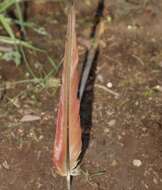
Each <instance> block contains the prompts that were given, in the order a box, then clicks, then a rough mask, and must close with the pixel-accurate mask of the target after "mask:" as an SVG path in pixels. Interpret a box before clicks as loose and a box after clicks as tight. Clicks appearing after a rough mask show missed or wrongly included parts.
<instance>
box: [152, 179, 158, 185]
mask: <svg viewBox="0 0 162 190" xmlns="http://www.w3.org/2000/svg"><path fill="white" fill-rule="evenodd" d="M153 182H154V183H155V184H156V185H157V184H158V181H157V179H156V178H155V177H154V178H153Z"/></svg>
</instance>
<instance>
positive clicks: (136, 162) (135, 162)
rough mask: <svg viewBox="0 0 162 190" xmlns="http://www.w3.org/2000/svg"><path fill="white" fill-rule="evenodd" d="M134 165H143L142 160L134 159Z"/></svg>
mask: <svg viewBox="0 0 162 190" xmlns="http://www.w3.org/2000/svg"><path fill="white" fill-rule="evenodd" d="M133 165H134V166H136V167H140V166H141V165H142V161H141V160H137V159H135V160H133Z"/></svg>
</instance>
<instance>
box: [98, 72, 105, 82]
mask: <svg viewBox="0 0 162 190" xmlns="http://www.w3.org/2000/svg"><path fill="white" fill-rule="evenodd" d="M97 80H98V81H99V82H104V79H103V76H102V75H100V74H99V75H98V76H97Z"/></svg>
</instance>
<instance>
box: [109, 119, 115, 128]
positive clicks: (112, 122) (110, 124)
mask: <svg viewBox="0 0 162 190" xmlns="http://www.w3.org/2000/svg"><path fill="white" fill-rule="evenodd" d="M115 124H116V120H115V119H112V120H111V121H109V122H108V125H109V126H110V127H112V126H114V125H115Z"/></svg>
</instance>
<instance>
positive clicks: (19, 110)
mask: <svg viewBox="0 0 162 190" xmlns="http://www.w3.org/2000/svg"><path fill="white" fill-rule="evenodd" d="M101 2H102V1H101ZM103 5H104V9H103V18H102V19H103V20H104V34H103V36H102V40H101V45H100V51H99V55H98V59H97V60H96V70H94V71H92V75H91V79H90V80H89V83H88V85H87V89H86V91H85V96H84V99H83V105H82V107H83V108H82V109H83V110H82V113H81V115H82V120H83V125H85V126H83V127H88V130H87V131H88V132H90V136H89V137H88V138H89V145H88V148H87V150H86V153H85V155H84V158H83V160H82V163H81V167H82V168H83V170H84V171H85V172H87V173H88V177H87V176H86V175H81V176H78V177H74V180H73V184H72V187H73V188H72V189H78V190H81V189H84V190H110V189H111V190H147V189H148V190H161V189H162V35H161V34H162V26H161V20H162V13H161V11H160V10H161V8H162V2H160V1H155V0H147V1H146V0H142V1H137V0H131V1H124V0H117V1H112V0H105V2H104V1H103ZM97 6H98V1H97V0H95V1H94V0H93V1H92V0H89V1H88V0H85V1H82V2H81V3H78V5H77V33H78V37H80V38H82V39H89V36H90V32H91V30H92V27H93V24H94V17H95V14H96V9H97ZM28 15H29V16H28V19H29V21H32V22H34V23H37V24H38V25H39V26H42V27H44V28H45V29H46V31H47V32H48V35H47V36H40V35H38V34H37V33H35V32H33V31H32V30H30V29H29V30H28V36H29V39H31V40H32V41H33V43H34V44H36V45H37V46H38V47H41V48H44V49H46V50H48V54H49V55H50V56H51V57H52V58H53V59H54V60H56V62H57V63H59V61H60V60H61V59H62V57H63V52H64V41H65V32H66V8H65V3H52V2H45V3H40V4H38V3H32V2H30V4H29V6H28ZM85 50H86V49H85V48H84V47H83V46H81V44H79V54H80V62H81V63H82V61H83V59H84V56H85ZM28 58H29V61H30V65H31V67H32V69H33V71H34V72H35V74H39V73H37V72H38V71H39V70H34V65H35V64H36V63H39V64H38V65H40V67H39V68H40V73H41V72H44V71H49V70H50V69H51V65H50V64H49V63H48V61H47V56H46V55H44V54H39V53H34V52H29V53H28ZM26 72H27V71H26V67H25V66H24V65H23V64H22V65H21V66H19V67H16V66H15V64H14V63H12V62H10V63H7V62H4V61H1V62H0V76H1V78H0V80H3V81H18V80H22V79H24V76H25V75H26ZM55 77H57V78H59V76H55ZM1 84H2V82H1ZM107 86H109V88H108V87H107ZM56 89H58V88H55V89H44V90H42V91H41V92H38V90H37V86H36V85H33V84H27V85H26V84H21V85H18V86H16V87H13V88H12V89H7V90H6V92H5V94H4V97H3V99H1V100H0V190H57V189H59V190H65V189H66V181H65V179H64V178H63V177H60V176H58V175H57V174H56V173H55V170H54V169H53V164H52V150H53V142H54V131H55V126H54V123H55V113H56V110H57V100H58V93H55V91H56ZM109 90H111V92H112V93H111V92H110V91H109ZM92 92H93V93H92ZM89 93H90V95H89ZM115 93H117V94H118V96H116V95H115ZM87 102H88V103H87ZM28 114H33V115H37V116H39V120H38V121H32V122H22V121H21V119H22V117H23V116H24V115H28ZM88 125H89V126H88Z"/></svg>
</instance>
